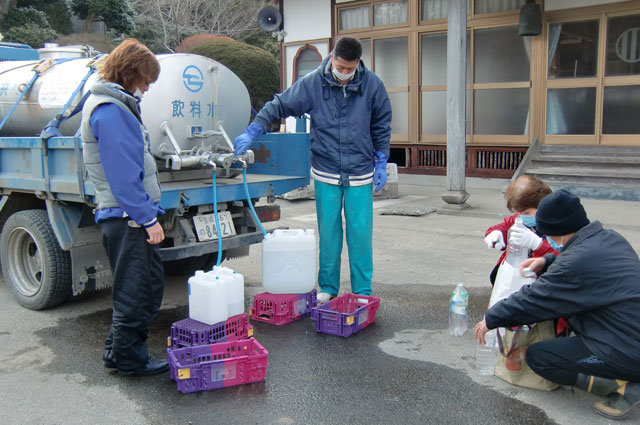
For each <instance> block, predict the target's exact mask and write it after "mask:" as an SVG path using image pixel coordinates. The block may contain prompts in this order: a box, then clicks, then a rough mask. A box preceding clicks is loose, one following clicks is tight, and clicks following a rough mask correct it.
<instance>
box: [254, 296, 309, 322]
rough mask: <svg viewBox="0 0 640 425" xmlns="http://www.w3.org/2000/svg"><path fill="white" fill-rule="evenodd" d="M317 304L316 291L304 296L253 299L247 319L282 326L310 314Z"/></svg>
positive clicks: (259, 297) (258, 297) (257, 297)
mask: <svg viewBox="0 0 640 425" xmlns="http://www.w3.org/2000/svg"><path fill="white" fill-rule="evenodd" d="M316 304H317V299H316V290H315V289H314V290H313V291H311V292H308V293H306V294H270V293H269V292H262V293H260V294H256V296H254V297H253V303H252V305H251V308H250V309H249V318H250V319H251V320H256V321H258V322H265V323H271V324H273V325H284V324H285V323H290V322H293V321H294V320H298V319H299V318H301V317H302V316H305V315H307V314H309V313H311V309H312V308H313V307H315V306H316Z"/></svg>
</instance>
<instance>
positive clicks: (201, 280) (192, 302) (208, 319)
mask: <svg viewBox="0 0 640 425" xmlns="http://www.w3.org/2000/svg"><path fill="white" fill-rule="evenodd" d="M218 280H219V279H218ZM188 282H189V283H188V288H189V318H191V319H193V320H197V321H199V322H202V323H206V324H207V325H215V324H216V323H220V322H223V321H225V320H227V318H228V317H229V309H228V306H227V287H226V285H224V284H223V283H222V282H218V281H217V280H216V279H210V278H209V276H207V274H206V273H205V272H203V271H202V270H198V271H196V273H195V275H193V276H191V277H190V278H189V280H188Z"/></svg>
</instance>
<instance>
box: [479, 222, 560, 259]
mask: <svg viewBox="0 0 640 425" xmlns="http://www.w3.org/2000/svg"><path fill="white" fill-rule="evenodd" d="M518 215H520V213H515V214H513V215H512V216H509V217H506V218H505V219H504V220H503V221H502V223H498V224H496V225H494V226H491V227H489V228H488V229H487V231H486V232H484V235H485V236H487V235H488V234H489V233H491V232H493V231H494V230H500V231H501V232H502V239H503V240H504V243H505V245H507V244H508V243H509V240H508V239H507V232H508V231H509V228H511V226H513V223H515V221H516V217H517V216H518ZM530 230H533V231H534V232H535V229H530ZM538 236H540V235H538ZM505 248H506V247H505ZM505 248H503V249H502V255H500V258H499V259H498V263H497V264H496V266H499V265H500V264H502V261H503V260H504V256H505V255H506V253H507V251H506V249H505ZM549 253H552V254H554V255H558V251H556V250H555V249H553V248H552V247H551V244H549V242H548V241H547V239H546V238H544V237H543V238H542V243H541V244H540V246H539V247H538V249H536V250H535V251H532V250H529V258H535V257H544V256H545V254H549Z"/></svg>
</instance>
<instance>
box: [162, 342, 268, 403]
mask: <svg viewBox="0 0 640 425" xmlns="http://www.w3.org/2000/svg"><path fill="white" fill-rule="evenodd" d="M268 355H269V353H268V351H267V350H265V348H264V347H263V346H262V345H260V343H259V342H258V341H256V340H255V338H249V339H240V340H237V341H230V342H221V343H218V344H209V345H200V346H195V347H184V348H167V361H168V362H169V373H170V376H171V379H173V380H175V381H176V383H177V385H178V391H180V392H181V393H184V394H187V393H192V392H196V391H202V390H213V389H217V388H225V387H232V386H234V385H241V384H248V383H251V382H260V381H262V380H263V379H264V377H265V375H266V373H267V366H268V364H269V363H268V359H267V357H268Z"/></svg>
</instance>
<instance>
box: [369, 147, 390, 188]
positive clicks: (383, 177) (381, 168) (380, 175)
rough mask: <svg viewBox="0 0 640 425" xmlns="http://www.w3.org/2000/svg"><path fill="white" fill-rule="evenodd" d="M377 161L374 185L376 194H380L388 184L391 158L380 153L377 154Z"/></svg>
mask: <svg viewBox="0 0 640 425" xmlns="http://www.w3.org/2000/svg"><path fill="white" fill-rule="evenodd" d="M375 156H376V161H375V163H374V165H375V170H374V171H373V184H374V185H375V186H376V192H380V189H382V188H383V187H384V185H385V184H387V160H388V159H389V157H388V156H387V155H385V154H383V153H382V152H380V151H376V153H375Z"/></svg>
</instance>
